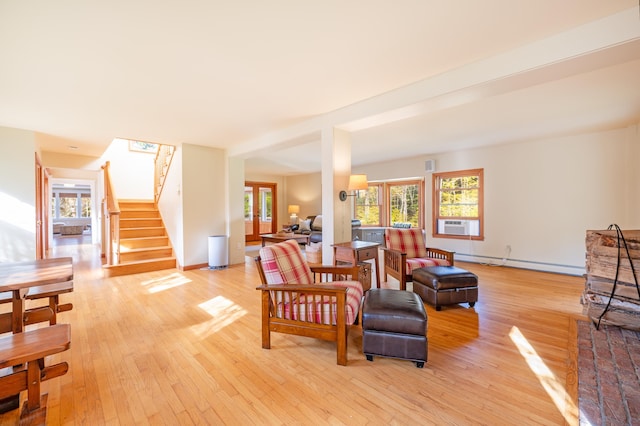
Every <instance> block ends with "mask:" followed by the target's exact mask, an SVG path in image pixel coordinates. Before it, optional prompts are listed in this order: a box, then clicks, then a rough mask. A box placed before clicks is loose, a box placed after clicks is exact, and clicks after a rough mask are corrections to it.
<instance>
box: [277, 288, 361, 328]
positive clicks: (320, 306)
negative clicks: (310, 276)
mask: <svg viewBox="0 0 640 426" xmlns="http://www.w3.org/2000/svg"><path fill="white" fill-rule="evenodd" d="M324 284H327V285H332V286H337V287H345V288H346V289H347V297H346V302H345V317H346V323H347V324H353V323H354V322H355V320H356V318H357V316H358V311H359V309H360V301H361V300H362V293H363V291H362V284H360V283H359V282H358V281H333V282H331V283H324ZM328 301H329V296H326V297H325V298H324V303H321V302H322V301H321V300H319V299H318V297H317V296H316V297H315V298H314V297H313V296H311V295H309V296H308V297H307V296H305V295H304V294H302V295H300V296H299V297H298V300H297V301H296V302H295V303H288V304H286V306H285V307H284V309H285V318H288V315H289V314H290V313H289V311H290V310H291V311H293V312H292V314H293V319H295V320H300V319H302V318H304V320H305V321H309V322H313V323H318V324H332V325H334V324H336V322H337V316H338V314H337V311H336V308H335V302H334V304H333V306H332V305H331V304H329V303H327V302H328ZM298 305H299V306H298ZM298 310H299V311H300V314H299V315H298Z"/></svg>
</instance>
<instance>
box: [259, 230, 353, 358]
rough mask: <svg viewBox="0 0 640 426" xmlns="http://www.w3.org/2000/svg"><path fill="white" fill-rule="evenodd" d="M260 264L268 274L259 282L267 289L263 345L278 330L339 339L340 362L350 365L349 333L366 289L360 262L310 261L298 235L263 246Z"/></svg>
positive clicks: (267, 346)
mask: <svg viewBox="0 0 640 426" xmlns="http://www.w3.org/2000/svg"><path fill="white" fill-rule="evenodd" d="M256 266H257V267H258V272H259V274H260V279H261V280H262V286H260V287H258V288H257V289H258V290H260V291H261V292H262V347H263V348H265V349H269V348H271V332H272V331H277V332H280V333H288V334H297V335H301V336H307V337H315V338H319V339H324V340H330V341H335V342H336V346H337V358H338V361H337V362H338V364H339V365H347V334H348V332H349V327H350V326H351V325H352V324H353V323H354V322H355V321H356V319H357V318H358V310H359V309H360V302H361V300H362V294H363V291H362V284H361V283H360V282H358V281H357V279H358V268H357V267H353V266H350V265H349V266H313V267H310V266H309V264H308V263H307V262H306V260H305V259H304V257H303V255H302V252H301V250H300V247H299V246H298V243H297V242H296V241H295V240H287V241H284V242H282V243H278V244H273V245H268V246H265V247H263V248H262V249H260V255H259V256H258V257H256ZM347 278H348V279H347ZM345 279H346V280H345ZM327 281H331V282H327ZM323 282H324V284H323Z"/></svg>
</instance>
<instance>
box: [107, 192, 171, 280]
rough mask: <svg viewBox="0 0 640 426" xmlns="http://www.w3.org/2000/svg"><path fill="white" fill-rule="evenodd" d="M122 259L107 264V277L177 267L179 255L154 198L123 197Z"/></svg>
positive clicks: (121, 207)
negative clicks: (115, 263) (175, 253)
mask: <svg viewBox="0 0 640 426" xmlns="http://www.w3.org/2000/svg"><path fill="white" fill-rule="evenodd" d="M118 203H119V205H120V233H119V236H120V250H119V251H120V259H119V261H118V264H117V265H105V266H104V267H103V269H104V274H105V277H116V276H120V275H130V274H137V273H140V272H150V271H157V270H162V269H172V268H175V267H176V258H175V256H174V255H173V248H172V247H171V243H170V242H169V237H168V236H167V231H166V230H165V228H164V224H163V223H162V218H161V217H160V212H159V211H158V208H157V207H156V205H155V203H154V202H153V201H151V200H149V201H146V200H119V201H118Z"/></svg>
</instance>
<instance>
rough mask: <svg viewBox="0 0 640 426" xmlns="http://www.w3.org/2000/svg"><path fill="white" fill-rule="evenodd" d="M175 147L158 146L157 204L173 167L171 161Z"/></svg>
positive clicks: (156, 170)
mask: <svg viewBox="0 0 640 426" xmlns="http://www.w3.org/2000/svg"><path fill="white" fill-rule="evenodd" d="M174 151H175V147H174V146H172V145H158V151H157V152H156V160H155V176H154V186H153V191H154V199H155V202H156V204H157V203H158V201H159V200H160V195H161V194H162V189H163V188H164V181H165V179H166V177H167V173H168V172H169V166H171V160H172V159H173V153H174Z"/></svg>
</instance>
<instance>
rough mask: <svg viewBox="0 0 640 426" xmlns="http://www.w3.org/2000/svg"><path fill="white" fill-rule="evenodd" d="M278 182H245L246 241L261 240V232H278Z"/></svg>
mask: <svg viewBox="0 0 640 426" xmlns="http://www.w3.org/2000/svg"><path fill="white" fill-rule="evenodd" d="M276 195H277V194H276V184H275V183H265V182H245V183H244V232H245V241H247V242H251V241H260V234H270V233H274V232H276V224H277V223H278V217H277V216H278V215H277V211H278V209H277V202H276V200H277V196H276Z"/></svg>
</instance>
